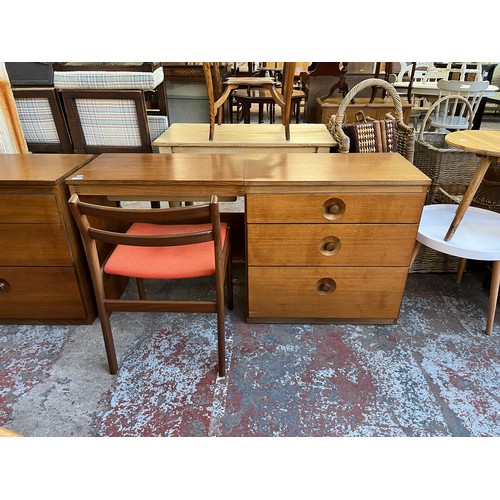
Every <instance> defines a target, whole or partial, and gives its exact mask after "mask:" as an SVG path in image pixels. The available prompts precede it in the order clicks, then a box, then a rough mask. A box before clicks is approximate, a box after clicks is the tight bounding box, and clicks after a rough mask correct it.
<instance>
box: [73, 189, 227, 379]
mask: <svg viewBox="0 0 500 500" xmlns="http://www.w3.org/2000/svg"><path fill="white" fill-rule="evenodd" d="M69 206H70V208H71V211H72V214H73V216H74V218H75V220H76V223H77V225H78V228H79V230H80V233H81V237H82V241H83V245H84V248H85V253H86V256H87V261H88V265H89V269H90V274H91V277H92V282H93V285H94V292H95V297H96V302H97V308H98V312H99V318H100V321H101V328H102V333H103V337H104V343H105V346H106V353H107V358H108V364H109V371H110V373H112V374H115V373H116V372H117V370H118V362H117V358H116V352H115V347H114V341H113V335H112V331H111V322H110V315H111V313H112V312H113V311H120V312H123V311H129V312H139V311H146V312H198V313H199V312H207V313H215V314H216V315H217V342H218V363H219V366H218V371H219V375H220V376H221V377H223V376H224V374H225V347H224V346H225V333H224V280H225V278H226V273H227V279H226V282H227V304H228V308H229V309H232V307H233V288H232V262H231V245H230V228H229V226H228V225H227V224H225V223H221V222H220V215H219V204H218V199H217V196H212V199H211V201H210V203H209V204H203V205H197V206H189V207H183V208H160V209H124V208H115V207H107V206H99V205H93V204H89V203H84V202H82V201H80V200H79V198H78V195H76V194H74V195H72V196H71V198H70V200H69ZM94 224H95V225H94ZM113 224H114V226H112V225H113ZM103 225H104V226H103ZM116 225H119V226H122V225H125V227H128V229H126V231H124V232H120V231H119V230H117V229H113V230H107V229H104V230H103V229H99V228H102V227H105V228H110V227H113V228H114V227H115V226H116ZM97 243H100V244H111V245H113V246H114V248H113V250H112V251H111V253H110V255H109V257H107V258H105V259H102V260H103V261H101V260H100V258H99V255H98V251H97V246H96V245H97ZM110 275H114V276H125V277H133V278H135V279H136V283H137V288H138V294H139V299H138V300H133V299H128V300H125V299H121V298H120V297H119V298H112V297H108V296H107V295H106V290H105V281H106V280H107V278H109V276H110ZM211 275H214V276H215V291H216V297H215V300H212V301H209V300H202V301H193V300H152V299H148V298H147V296H146V291H145V287H144V280H145V279H169V280H178V279H183V278H197V277H202V276H211Z"/></svg>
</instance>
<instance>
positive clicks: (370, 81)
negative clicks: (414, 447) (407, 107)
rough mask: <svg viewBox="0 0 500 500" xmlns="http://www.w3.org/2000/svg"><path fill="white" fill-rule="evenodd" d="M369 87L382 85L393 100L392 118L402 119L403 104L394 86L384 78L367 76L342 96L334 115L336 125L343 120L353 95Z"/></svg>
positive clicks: (340, 123)
mask: <svg viewBox="0 0 500 500" xmlns="http://www.w3.org/2000/svg"><path fill="white" fill-rule="evenodd" d="M369 87H382V88H383V89H384V90H387V92H388V94H389V95H390V96H391V97H392V100H393V101H394V118H395V119H396V120H397V121H402V120H403V106H402V104H401V98H400V97H399V94H398V92H397V90H396V89H395V87H394V86H393V85H391V84H390V83H389V82H386V81H385V80H381V79H380V78H367V79H366V80H363V81H362V82H359V83H358V84H357V85H355V86H354V87H353V88H352V89H351V90H350V91H349V92H348V93H347V94H346V96H345V97H344V99H343V100H342V102H341V103H340V106H339V109H338V111H337V114H336V117H335V123H336V124H338V125H342V123H343V121H344V116H345V112H346V109H347V106H348V105H349V103H350V102H351V101H352V99H353V97H354V96H355V95H356V94H357V93H358V92H359V91H360V90H364V89H366V88H369Z"/></svg>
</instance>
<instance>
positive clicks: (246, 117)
mask: <svg viewBox="0 0 500 500" xmlns="http://www.w3.org/2000/svg"><path fill="white" fill-rule="evenodd" d="M251 107H252V103H250V102H247V101H245V102H242V103H241V114H242V115H243V123H250V108H251Z"/></svg>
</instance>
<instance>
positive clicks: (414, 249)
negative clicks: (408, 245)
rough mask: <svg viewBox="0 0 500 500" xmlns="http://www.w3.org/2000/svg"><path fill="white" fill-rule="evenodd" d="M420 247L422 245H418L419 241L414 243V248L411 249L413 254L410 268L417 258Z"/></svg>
mask: <svg viewBox="0 0 500 500" xmlns="http://www.w3.org/2000/svg"><path fill="white" fill-rule="evenodd" d="M421 246H422V243H420V241H415V246H414V247H413V252H412V254H411V260H410V267H411V266H412V265H413V262H414V261H415V259H416V258H417V255H418V252H419V250H420V247H421Z"/></svg>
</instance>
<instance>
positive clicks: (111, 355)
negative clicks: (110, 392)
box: [99, 311, 118, 375]
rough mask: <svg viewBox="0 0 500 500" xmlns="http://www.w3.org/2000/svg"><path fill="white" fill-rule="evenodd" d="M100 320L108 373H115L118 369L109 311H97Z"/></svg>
mask: <svg viewBox="0 0 500 500" xmlns="http://www.w3.org/2000/svg"><path fill="white" fill-rule="evenodd" d="M99 318H100V320H101V330H102V336H103V338H104V345H105V347H106V356H107V357H108V365H109V373H111V375H115V374H116V372H117V371H118V361H117V359H116V351H115V343H114V341H113V334H112V332H111V323H110V321H109V313H108V312H105V311H102V312H100V313H99Z"/></svg>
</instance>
